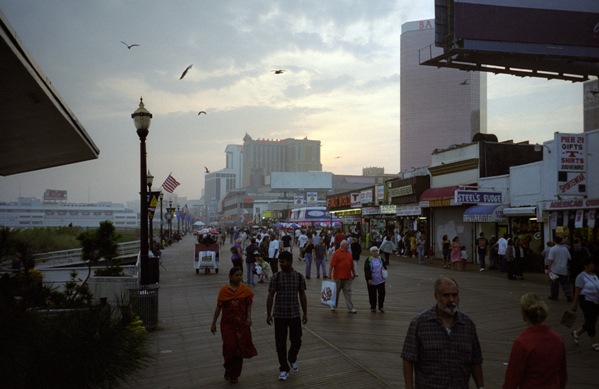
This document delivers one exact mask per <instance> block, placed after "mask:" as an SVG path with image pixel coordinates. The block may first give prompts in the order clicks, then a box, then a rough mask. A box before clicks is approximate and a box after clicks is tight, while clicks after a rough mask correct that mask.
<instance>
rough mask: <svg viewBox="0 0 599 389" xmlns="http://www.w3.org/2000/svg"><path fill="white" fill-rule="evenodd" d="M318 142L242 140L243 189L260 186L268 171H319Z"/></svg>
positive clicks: (320, 167)
mask: <svg viewBox="0 0 599 389" xmlns="http://www.w3.org/2000/svg"><path fill="white" fill-rule="evenodd" d="M320 171H322V164H321V163H320V141H319V140H308V138H304V139H292V138H287V139H281V140H278V139H256V140H253V139H252V137H251V136H249V135H248V134H245V137H244V138H243V174H242V177H243V186H244V187H259V186H264V185H265V182H266V177H267V176H269V175H270V173H272V172H320Z"/></svg>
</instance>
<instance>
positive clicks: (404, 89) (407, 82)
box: [399, 19, 487, 170]
mask: <svg viewBox="0 0 599 389" xmlns="http://www.w3.org/2000/svg"><path fill="white" fill-rule="evenodd" d="M441 54H443V50H442V49H441V48H439V47H435V20H434V19H429V20H421V21H414V22H407V23H404V24H403V25H402V26H401V51H400V58H401V62H400V66H401V70H400V72H401V78H400V92H401V96H400V99H401V103H400V107H401V116H400V118H401V119H400V127H401V128H400V131H401V133H400V145H399V149H400V153H401V155H400V166H401V170H406V169H410V168H412V167H414V168H418V167H423V166H428V165H430V163H431V153H432V152H433V151H434V150H435V149H445V148H447V147H448V146H450V145H453V144H462V143H469V142H471V141H472V137H473V136H474V134H476V133H478V132H481V133H486V132H487V109H486V108H487V107H486V104H487V82H486V76H485V74H484V73H479V72H465V71H460V70H457V69H445V68H441V69H439V68H436V67H432V66H424V65H421V63H422V62H423V61H425V60H428V59H430V58H432V57H436V56H438V55H441Z"/></svg>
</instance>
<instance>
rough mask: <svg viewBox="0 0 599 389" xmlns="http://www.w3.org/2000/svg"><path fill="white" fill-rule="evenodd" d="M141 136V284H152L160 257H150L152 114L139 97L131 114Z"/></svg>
mask: <svg viewBox="0 0 599 389" xmlns="http://www.w3.org/2000/svg"><path fill="white" fill-rule="evenodd" d="M131 118H132V119H133V123H134V124H135V128H136V130H137V135H138V136H139V144H140V147H139V152H140V163H139V164H140V189H141V192H140V197H141V198H140V200H141V201H140V214H141V233H140V235H141V236H140V242H139V245H140V251H141V252H140V255H139V257H140V277H139V283H140V285H150V284H155V283H157V282H158V271H159V268H158V258H151V259H150V258H148V250H149V247H148V191H147V186H146V185H147V177H146V171H147V168H146V138H147V136H148V133H149V128H150V121H151V119H152V114H151V113H150V112H149V111H148V110H147V109H146V108H145V107H144V103H143V99H142V98H140V99H139V107H138V108H137V110H136V111H135V112H133V113H132V114H131Z"/></svg>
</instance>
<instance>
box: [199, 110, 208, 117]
mask: <svg viewBox="0 0 599 389" xmlns="http://www.w3.org/2000/svg"><path fill="white" fill-rule="evenodd" d="M202 113H203V114H204V115H208V114H207V113H206V111H200V112H198V116H200V114H202Z"/></svg>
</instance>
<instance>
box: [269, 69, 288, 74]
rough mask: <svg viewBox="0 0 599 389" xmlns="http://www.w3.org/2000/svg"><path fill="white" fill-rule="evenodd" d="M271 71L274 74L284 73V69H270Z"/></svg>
mask: <svg viewBox="0 0 599 389" xmlns="http://www.w3.org/2000/svg"><path fill="white" fill-rule="evenodd" d="M271 72H273V73H274V74H283V73H285V69H274V70H271Z"/></svg>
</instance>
